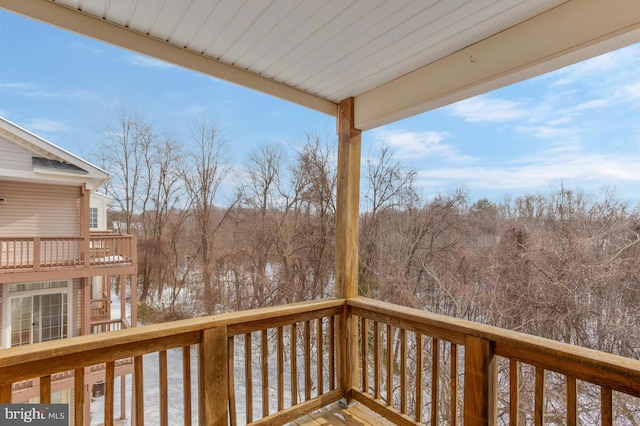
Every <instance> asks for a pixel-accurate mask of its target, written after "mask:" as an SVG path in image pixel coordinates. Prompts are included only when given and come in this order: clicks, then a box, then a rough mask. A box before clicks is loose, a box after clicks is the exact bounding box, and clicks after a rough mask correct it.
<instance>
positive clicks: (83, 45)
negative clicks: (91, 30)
mask: <svg viewBox="0 0 640 426" xmlns="http://www.w3.org/2000/svg"><path fill="white" fill-rule="evenodd" d="M69 46H70V47H72V48H74V49H78V50H84V51H85V52H89V53H93V54H95V55H102V54H103V53H104V50H102V49H100V48H99V47H96V46H91V45H89V44H87V43H81V42H78V41H76V42H72V43H69Z"/></svg>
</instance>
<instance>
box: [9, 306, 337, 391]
mask: <svg viewBox="0 0 640 426" xmlns="http://www.w3.org/2000/svg"><path fill="white" fill-rule="evenodd" d="M344 303H345V301H344V299H323V300H317V301H310V302H301V303H293V304H290V305H282V306H273V307H267V308H260V309H253V310H247V311H242V312H231V313H225V314H219V315H212V316H207V317H202V318H194V319H187V320H180V321H174V322H170V323H164V324H154V325H148V326H142V327H135V328H128V329H123V330H119V331H114V332H110V333H108V334H96V335H87V336H78V337H74V338H71V339H62V340H56V341H51V342H44V343H38V344H33V345H25V346H21V347H15V348H10V349H6V350H3V351H0V371H1V370H5V371H7V372H9V371H10V372H11V376H12V377H11V378H9V377H7V380H12V381H16V380H19V379H17V378H19V377H24V378H30V377H35V376H39V375H43V374H48V373H47V371H63V370H66V369H73V368H80V367H86V366H89V365H93V364H96V363H99V362H105V361H108V360H113V359H114V358H115V359H117V358H122V357H129V356H138V355H142V354H145V353H149V352H154V351H157V350H162V349H166V348H171V347H179V346H185V345H191V344H195V343H198V342H199V340H200V334H201V332H202V330H205V329H208V328H214V327H222V326H238V325H242V324H243V323H250V324H252V325H253V327H254V330H256V331H257V330H260V329H263V328H267V327H272V326H277V324H275V325H273V324H274V320H277V319H283V320H284V319H287V320H289V321H291V322H296V321H305V320H306V319H307V317H309V315H311V316H312V315H313V313H315V312H318V311H329V312H330V314H338V313H340V312H342V309H343V307H344ZM270 324H271V325H270ZM239 331H240V332H248V330H247V329H246V328H242V329H241V330H239ZM230 335H233V334H230ZM43 359H46V360H47V362H46V363H42V360H43ZM42 364H46V365H42ZM0 376H2V375H0ZM3 378H4V377H3Z"/></svg>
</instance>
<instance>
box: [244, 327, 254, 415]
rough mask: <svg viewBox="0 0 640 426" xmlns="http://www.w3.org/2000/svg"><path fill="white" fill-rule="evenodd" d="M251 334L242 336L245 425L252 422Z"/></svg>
mask: <svg viewBox="0 0 640 426" xmlns="http://www.w3.org/2000/svg"><path fill="white" fill-rule="evenodd" d="M251 346H252V343H251V333H247V334H245V335H244V387H245V398H246V404H247V423H251V422H252V421H253V371H252V362H251V353H252V350H251V349H252V348H251Z"/></svg>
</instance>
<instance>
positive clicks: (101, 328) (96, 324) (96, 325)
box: [90, 319, 130, 334]
mask: <svg viewBox="0 0 640 426" xmlns="http://www.w3.org/2000/svg"><path fill="white" fill-rule="evenodd" d="M90 327H91V334H98V333H105V332H108V331H118V330H124V329H126V328H130V326H129V323H128V322H127V321H126V320H123V319H105V320H98V321H91V325H90Z"/></svg>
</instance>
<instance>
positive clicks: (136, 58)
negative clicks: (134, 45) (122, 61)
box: [126, 55, 175, 69]
mask: <svg viewBox="0 0 640 426" xmlns="http://www.w3.org/2000/svg"><path fill="white" fill-rule="evenodd" d="M126 61H127V62H128V63H129V64H130V65H134V66H136V67H145V68H155V69H169V68H174V67H175V66H174V65H172V64H169V63H167V62H163V61H160V60H158V59H154V58H150V57H148V56H142V55H129V56H127V57H126Z"/></svg>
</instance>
